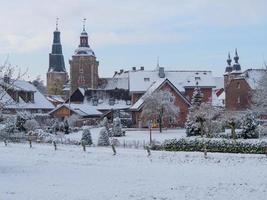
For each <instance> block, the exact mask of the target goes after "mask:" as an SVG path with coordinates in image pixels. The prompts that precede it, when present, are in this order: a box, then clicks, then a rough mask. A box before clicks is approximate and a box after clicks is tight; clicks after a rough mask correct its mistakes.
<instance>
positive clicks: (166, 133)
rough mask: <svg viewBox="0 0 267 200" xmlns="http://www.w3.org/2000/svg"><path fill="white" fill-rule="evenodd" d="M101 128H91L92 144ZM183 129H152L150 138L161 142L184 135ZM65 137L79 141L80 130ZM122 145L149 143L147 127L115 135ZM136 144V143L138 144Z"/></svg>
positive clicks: (95, 141)
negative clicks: (124, 134)
mask: <svg viewBox="0 0 267 200" xmlns="http://www.w3.org/2000/svg"><path fill="white" fill-rule="evenodd" d="M100 129H101V128H92V129H91V135H92V140H93V143H94V144H97V140H98V137H99V132H100ZM185 136H186V134H185V129H168V130H163V131H162V133H160V132H159V130H158V129H154V130H153V131H152V140H155V141H158V142H163V141H164V140H167V139H174V138H177V139H179V138H181V137H185ZM65 137H66V138H69V139H71V140H76V141H80V140H81V137H82V131H79V132H77V133H71V134H69V135H65ZM116 139H118V140H119V141H120V143H121V145H123V144H124V143H126V144H128V145H131V144H137V143H138V144H139V146H140V147H142V145H143V144H144V143H145V144H148V143H149V129H147V130H134V129H133V130H128V131H126V136H125V137H117V138H116ZM138 144H137V145H138Z"/></svg>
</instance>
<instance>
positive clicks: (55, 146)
mask: <svg viewBox="0 0 267 200" xmlns="http://www.w3.org/2000/svg"><path fill="white" fill-rule="evenodd" d="M53 145H54V148H55V151H56V150H57V143H56V141H53Z"/></svg>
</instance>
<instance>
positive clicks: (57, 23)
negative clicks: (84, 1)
mask: <svg viewBox="0 0 267 200" xmlns="http://www.w3.org/2000/svg"><path fill="white" fill-rule="evenodd" d="M58 20H59V18H58V17H57V18H56V30H57V31H58Z"/></svg>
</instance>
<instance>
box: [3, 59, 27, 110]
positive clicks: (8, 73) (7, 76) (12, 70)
mask: <svg viewBox="0 0 267 200" xmlns="http://www.w3.org/2000/svg"><path fill="white" fill-rule="evenodd" d="M16 68H17V67H14V66H12V65H11V64H9V63H8V58H7V59H6V60H5V62H4V63H3V64H2V65H1V66H0V113H2V112H3V110H4V109H5V108H6V107H7V106H9V105H12V104H15V103H16V102H15V101H14V100H13V99H12V97H10V95H9V94H8V93H9V92H10V91H12V90H13V89H14V87H15V85H14V84H15V82H16V81H17V80H19V79H20V78H21V77H23V76H24V75H25V74H26V73H27V71H25V72H23V73H21V71H20V69H18V72H17V73H16Z"/></svg>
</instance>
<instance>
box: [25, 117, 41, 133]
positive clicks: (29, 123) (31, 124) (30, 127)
mask: <svg viewBox="0 0 267 200" xmlns="http://www.w3.org/2000/svg"><path fill="white" fill-rule="evenodd" d="M23 126H24V128H25V129H26V131H27V132H29V131H34V130H35V129H36V128H37V127H38V126H39V124H38V122H37V121H36V120H35V119H29V120H26V122H25V123H24V125H23Z"/></svg>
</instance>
